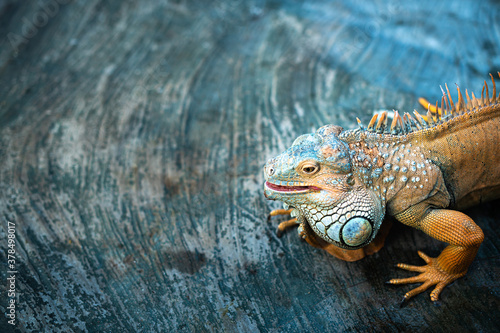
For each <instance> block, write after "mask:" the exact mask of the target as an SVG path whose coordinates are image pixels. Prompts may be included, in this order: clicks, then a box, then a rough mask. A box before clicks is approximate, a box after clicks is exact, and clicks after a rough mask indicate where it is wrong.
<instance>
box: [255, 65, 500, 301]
mask: <svg viewBox="0 0 500 333" xmlns="http://www.w3.org/2000/svg"><path fill="white" fill-rule="evenodd" d="M499 76H500V73H499ZM492 82H493V96H492V97H491V98H490V97H489V92H488V86H487V84H486V82H485V84H484V86H483V91H482V93H481V97H480V98H476V97H475V96H474V94H472V97H469V95H468V93H467V92H466V101H465V100H464V98H463V97H462V94H461V92H460V90H458V102H457V103H456V104H455V103H453V100H452V99H451V98H450V97H449V91H448V87H446V89H447V94H445V93H443V98H442V101H441V109H437V105H436V108H429V111H428V113H427V115H426V116H421V115H419V114H418V113H417V112H416V111H415V112H414V117H412V116H410V115H409V114H408V113H405V114H404V116H403V117H401V116H399V114H398V113H397V112H395V115H394V119H393V120H392V121H391V123H390V125H388V123H387V122H388V120H387V113H383V114H382V115H381V117H380V119H379V120H378V121H377V116H374V117H373V118H372V120H371V122H370V124H369V125H368V127H367V128H366V129H365V128H363V127H362V126H361V125H360V128H358V129H356V130H348V131H344V130H343V129H342V128H341V127H339V126H334V125H327V126H324V127H322V128H320V129H318V130H317V131H316V132H315V133H312V134H306V135H302V136H300V137H298V138H297V139H296V140H295V142H294V143H293V144H292V146H291V147H290V148H288V149H287V150H286V151H285V152H283V153H282V154H280V155H278V156H277V157H275V158H272V159H270V160H269V161H268V162H267V164H266V166H265V168H264V173H265V178H266V183H265V185H264V189H265V196H266V197H267V198H268V199H271V200H280V201H283V202H284V203H285V210H277V211H273V212H271V215H279V214H286V213H290V214H291V215H292V217H294V218H293V219H292V220H289V221H286V222H283V223H282V224H280V226H279V227H278V229H279V231H283V230H284V229H285V228H286V227H288V226H290V225H293V224H299V233H300V234H301V236H302V237H304V238H305V239H306V240H307V242H308V243H309V244H311V245H313V246H317V247H320V248H323V249H325V250H327V251H328V252H329V253H331V254H333V255H335V256H336V257H338V258H341V259H344V260H349V261H353V260H357V259H360V258H362V257H364V255H365V254H371V253H373V252H376V251H378V249H380V248H381V247H382V246H383V241H384V238H385V234H386V233H387V230H386V229H387V228H385V229H384V228H382V229H381V226H382V220H383V219H384V216H385V215H386V214H387V215H390V216H393V217H395V219H396V220H398V221H400V222H402V223H404V224H406V225H409V226H412V227H414V228H417V229H420V230H422V231H423V232H425V233H427V234H428V235H429V236H431V237H434V238H436V239H438V240H440V241H443V242H446V243H448V244H449V245H448V246H447V247H446V248H445V249H444V250H443V252H441V254H440V255H439V256H438V257H437V258H430V257H428V256H426V255H425V254H424V253H422V252H419V255H420V256H421V257H422V258H423V259H424V260H425V261H426V263H427V265H425V266H410V265H406V264H398V267H400V268H403V269H406V270H410V271H415V272H418V273H420V274H419V275H417V276H415V277H411V278H406V279H393V280H390V281H389V283H392V284H405V283H416V282H420V283H422V285H421V286H419V287H417V288H415V289H413V290H411V291H410V292H408V293H406V294H405V299H409V298H411V297H413V296H414V295H416V294H419V293H421V292H422V291H424V290H426V289H427V288H429V287H430V286H433V285H435V287H434V290H433V291H432V292H431V300H433V301H436V300H437V299H438V297H439V294H440V292H441V291H442V289H443V288H444V287H445V286H446V285H448V284H449V283H451V282H452V281H454V280H456V279H457V278H459V277H461V276H463V275H465V273H466V272H467V269H468V267H469V265H470V264H471V262H472V261H473V259H474V257H475V256H476V253H477V251H478V248H479V246H480V244H481V243H482V241H483V238H484V235H483V232H482V230H481V229H480V228H479V227H478V226H477V225H476V224H475V223H474V221H473V220H472V219H471V218H470V217H468V216H467V215H465V214H463V213H461V212H459V211H457V210H455V209H463V208H465V207H468V206H471V205H475V204H478V203H480V202H483V201H486V200H490V199H495V198H499V197H500V145H499V136H500V96H497V94H496V87H495V81H494V80H493V77H492ZM358 122H359V120H358ZM384 224H385V223H384ZM377 234H379V236H377ZM366 249H368V250H366Z"/></svg>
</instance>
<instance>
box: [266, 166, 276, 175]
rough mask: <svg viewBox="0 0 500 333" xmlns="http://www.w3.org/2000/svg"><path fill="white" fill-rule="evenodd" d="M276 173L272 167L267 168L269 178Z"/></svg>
mask: <svg viewBox="0 0 500 333" xmlns="http://www.w3.org/2000/svg"><path fill="white" fill-rule="evenodd" d="M274 172H275V170H274V168H273V167H272V166H270V167H268V168H267V174H268V175H269V176H272V175H274Z"/></svg>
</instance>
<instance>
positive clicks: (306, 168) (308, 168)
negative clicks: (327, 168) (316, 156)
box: [301, 162, 319, 175]
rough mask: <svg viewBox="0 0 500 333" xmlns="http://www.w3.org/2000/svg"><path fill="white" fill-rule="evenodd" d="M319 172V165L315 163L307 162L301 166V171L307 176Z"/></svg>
mask: <svg viewBox="0 0 500 333" xmlns="http://www.w3.org/2000/svg"><path fill="white" fill-rule="evenodd" d="M318 170H319V165H317V164H316V163H312V162H308V163H305V164H304V165H302V167H301V171H302V172H303V173H305V174H307V175H312V174H315V173H316V172H318Z"/></svg>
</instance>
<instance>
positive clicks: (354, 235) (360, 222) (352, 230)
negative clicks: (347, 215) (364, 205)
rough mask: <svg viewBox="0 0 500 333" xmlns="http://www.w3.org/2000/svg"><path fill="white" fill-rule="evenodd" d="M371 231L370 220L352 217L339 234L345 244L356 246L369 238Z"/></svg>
mask: <svg viewBox="0 0 500 333" xmlns="http://www.w3.org/2000/svg"><path fill="white" fill-rule="evenodd" d="M372 233H373V227H372V224H371V223H370V221H369V220H368V219H366V218H364V217H353V218H352V219H350V220H349V221H347V222H346V223H345V224H344V226H343V227H342V229H341V230H340V236H341V238H342V240H343V241H344V243H345V244H346V245H347V246H352V247H358V246H360V245H363V244H364V243H365V242H366V241H367V240H369V239H370V238H371V236H372Z"/></svg>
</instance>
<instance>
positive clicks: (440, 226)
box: [388, 203, 484, 301]
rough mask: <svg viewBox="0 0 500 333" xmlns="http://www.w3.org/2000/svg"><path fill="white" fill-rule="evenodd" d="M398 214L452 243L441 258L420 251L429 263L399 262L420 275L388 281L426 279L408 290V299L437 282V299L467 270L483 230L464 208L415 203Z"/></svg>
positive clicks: (432, 297)
mask: <svg viewBox="0 0 500 333" xmlns="http://www.w3.org/2000/svg"><path fill="white" fill-rule="evenodd" d="M395 217H396V219H398V220H399V221H400V222H402V223H404V224H406V225H409V226H412V227H414V228H417V229H420V230H422V231H423V232H425V233H426V234H428V235H429V236H431V237H434V238H435V239H438V240H440V241H443V242H446V243H448V244H449V245H448V246H447V247H446V248H445V249H444V250H443V252H441V254H440V255H439V256H438V257H437V258H430V257H428V256H427V255H425V254H424V253H423V252H420V251H419V255H420V257H421V258H422V259H424V260H425V261H426V263H427V265H425V266H412V265H406V264H398V267H399V268H402V269H406V270H409V271H413V272H420V275H418V276H414V277H410V278H406V279H392V280H390V281H388V283H390V284H406V283H417V282H421V283H422V285H421V286H419V287H417V288H415V289H413V290H411V291H409V292H407V293H406V294H405V295H404V300H408V299H410V298H411V297H413V296H415V295H417V294H419V293H421V292H423V291H425V290H426V289H428V288H429V287H431V286H433V285H436V287H435V288H434V290H433V291H432V292H431V300H432V301H437V300H438V299H439V294H440V293H441V291H442V290H443V288H444V287H446V286H447V285H448V284H450V283H451V282H453V281H455V280H456V279H458V278H459V277H462V276H464V275H465V273H466V272H467V269H468V268H469V265H470V264H471V263H472V261H473V260H474V257H475V256H476V253H477V251H478V249H479V245H481V243H482V242H483V239H484V235H483V231H482V230H481V228H479V227H478V226H477V225H476V224H475V223H474V221H473V220H472V219H471V218H470V217H469V216H467V215H465V214H463V213H461V212H458V211H454V210H449V209H436V208H431V207H430V206H428V205H427V204H424V203H421V204H418V205H415V206H413V207H411V208H409V209H407V210H405V211H404V212H402V213H400V214H397V215H396V216H395Z"/></svg>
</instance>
